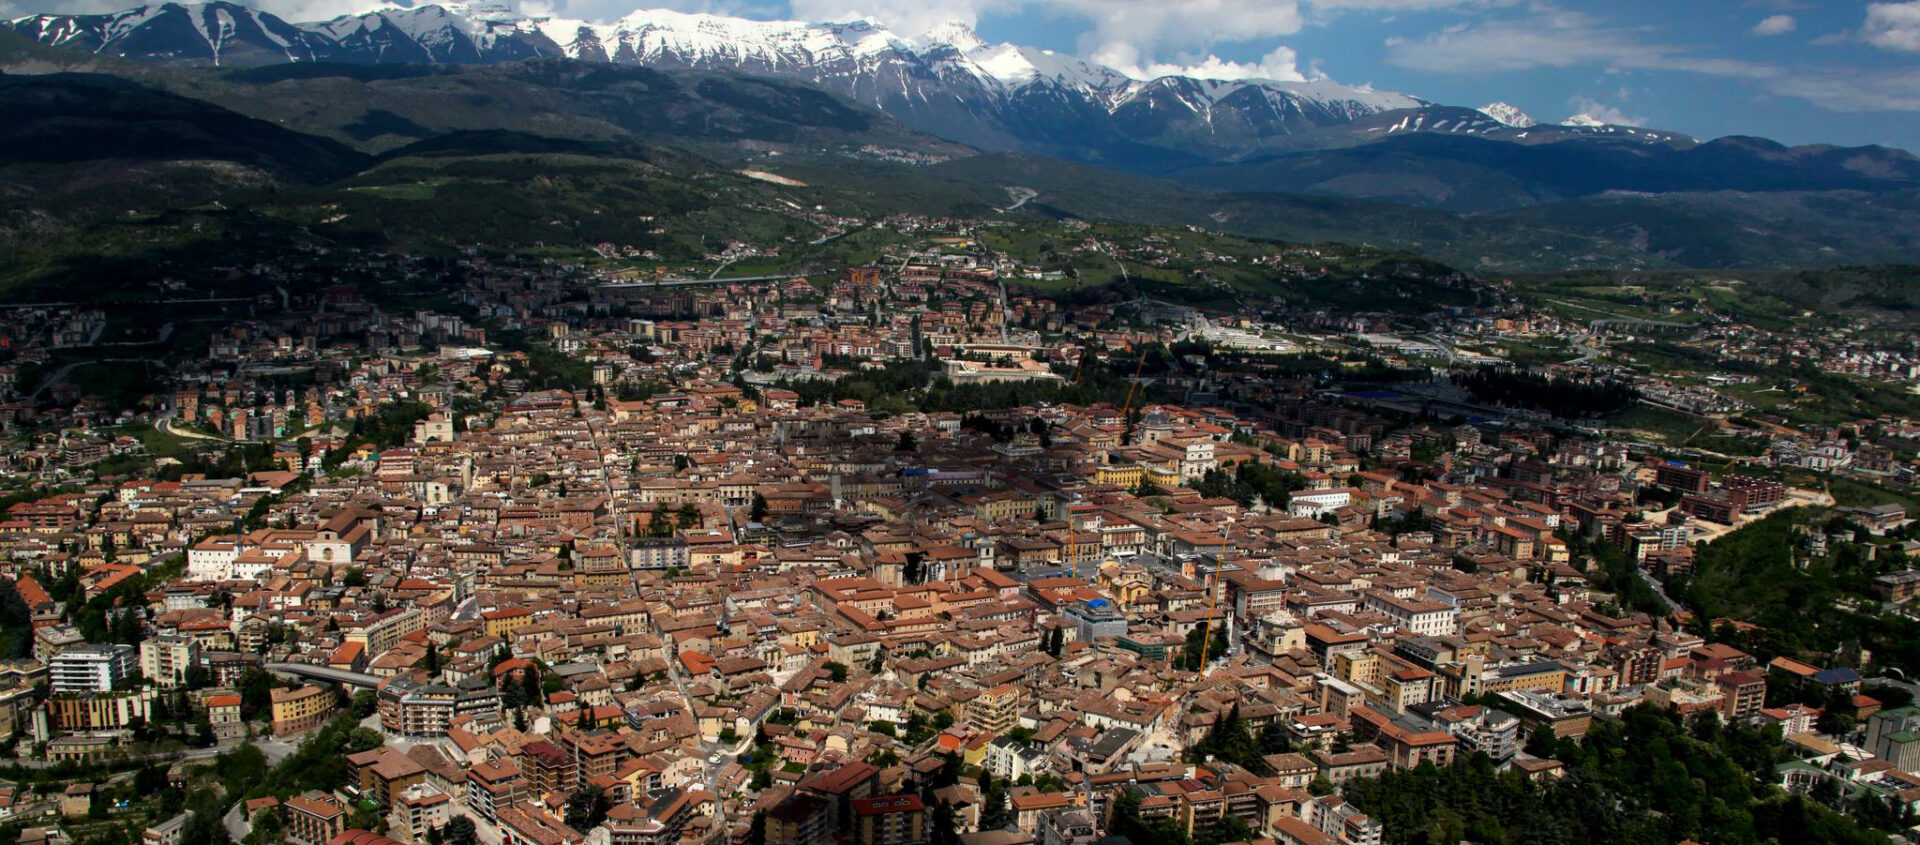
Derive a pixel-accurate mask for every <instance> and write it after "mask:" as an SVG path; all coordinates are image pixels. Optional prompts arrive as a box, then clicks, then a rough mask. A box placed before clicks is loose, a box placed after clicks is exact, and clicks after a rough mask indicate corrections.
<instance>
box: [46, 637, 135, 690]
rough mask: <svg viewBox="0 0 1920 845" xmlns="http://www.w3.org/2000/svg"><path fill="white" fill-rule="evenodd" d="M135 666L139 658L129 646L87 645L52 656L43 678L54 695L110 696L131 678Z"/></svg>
mask: <svg viewBox="0 0 1920 845" xmlns="http://www.w3.org/2000/svg"><path fill="white" fill-rule="evenodd" d="M139 666H140V663H139V656H138V653H137V652H135V651H134V648H133V646H130V645H120V644H118V643H115V644H110V645H100V644H88V645H80V646H74V647H73V648H69V649H67V650H65V651H62V652H60V653H59V654H56V655H54V656H53V662H52V663H50V664H49V665H48V667H47V670H48V671H47V674H48V677H49V678H50V679H51V680H52V683H53V691H54V692H56V693H60V692H112V691H113V688H114V686H115V685H117V684H119V683H120V682H121V681H124V680H126V679H127V678H129V677H131V676H132V675H133V673H134V672H136V671H138V670H139Z"/></svg>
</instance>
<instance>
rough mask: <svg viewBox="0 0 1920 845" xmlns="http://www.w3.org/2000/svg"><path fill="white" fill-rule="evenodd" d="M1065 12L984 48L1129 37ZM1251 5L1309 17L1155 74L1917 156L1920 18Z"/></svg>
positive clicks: (997, 31) (1194, 51) (1184, 55)
mask: <svg viewBox="0 0 1920 845" xmlns="http://www.w3.org/2000/svg"><path fill="white" fill-rule="evenodd" d="M1063 5H1065V4H1052V3H1040V2H1034V3H1021V4H1017V7H1015V8H1007V7H1005V6H1002V7H1000V8H999V9H989V10H988V11H987V12H986V13H984V14H982V15H981V16H980V20H979V24H978V27H977V29H978V31H979V32H980V34H981V35H982V37H985V38H988V39H989V40H996V41H998V40H1006V41H1019V42H1025V43H1034V44H1038V45H1040V46H1046V47H1050V48H1054V49H1058V50H1063V51H1072V52H1079V53H1082V54H1088V55H1097V54H1098V53H1099V52H1100V50H1101V49H1102V47H1101V45H1102V42H1103V41H1104V40H1105V39H1106V38H1107V37H1108V35H1109V34H1111V35H1112V36H1114V37H1118V38H1124V37H1126V33H1125V32H1124V31H1121V32H1116V33H1103V32H1102V31H1101V26H1100V24H1099V23H1097V22H1096V19H1090V18H1087V17H1082V16H1080V15H1077V14H1073V13H1063V11H1062V8H1061V6H1063ZM1161 5H1166V6H1179V5H1181V0H1165V2H1164V3H1162V4H1161ZM1192 5H1201V4H1192ZM1247 5H1249V6H1276V5H1277V6H1281V7H1293V8H1297V9H1298V10H1299V14H1300V17H1301V22H1300V24H1299V26H1298V28H1297V29H1296V30H1295V31H1293V32H1290V33H1280V32H1274V33H1272V34H1267V35H1264V36H1257V37H1252V38H1244V39H1242V38H1238V37H1236V32H1238V31H1243V30H1239V29H1237V28H1236V24H1235V18H1234V15H1233V13H1232V12H1224V13H1223V14H1222V15H1221V16H1220V18H1219V19H1218V20H1217V21H1215V22H1214V23H1213V24H1212V26H1213V27H1214V31H1213V34H1212V37H1211V38H1201V37H1199V36H1198V35H1196V36H1194V37H1193V38H1191V39H1189V40H1187V41H1185V42H1184V43H1183V42H1182V41H1181V40H1179V39H1173V40H1161V41H1160V42H1158V45H1157V46H1154V47H1149V48H1148V49H1150V50H1153V51H1154V54H1153V59H1155V60H1157V61H1161V62H1166V63H1173V64H1181V63H1185V64H1194V63H1197V62H1198V61H1201V60H1204V58H1205V57H1206V56H1208V55H1213V56H1218V57H1219V58H1220V59H1222V60H1225V61H1229V62H1239V63H1257V62H1260V61H1261V60H1262V57H1264V56H1268V55H1270V54H1272V52H1273V51H1274V49H1275V48H1276V47H1280V46H1284V47H1286V48H1289V49H1291V51H1292V53H1293V56H1294V63H1295V67H1296V69H1297V70H1298V71H1299V72H1300V73H1301V74H1302V75H1309V76H1311V75H1318V74H1324V75H1325V76H1327V77H1330V78H1332V79H1335V80H1338V81H1341V82H1348V83H1365V84H1371V85H1373V86H1375V87H1379V88H1385V89H1391V90H1396V91H1404V92H1407V93H1410V94H1414V95H1417V96H1420V97H1424V98H1427V99H1430V100H1435V101H1439V102H1443V103H1449V104H1457V105H1469V106H1477V105H1482V104H1485V103H1487V102H1489V101H1493V100H1504V101H1507V102H1510V103H1512V104H1514V105H1517V106H1519V107H1521V108H1522V109H1524V110H1525V111H1527V112H1528V113H1530V114H1532V115H1533V116H1534V117H1536V118H1540V119H1543V120H1558V119H1561V118H1564V117H1566V116H1568V115H1571V114H1575V113H1578V112H1589V113H1593V114H1595V115H1597V116H1602V117H1607V118H1609V119H1613V120H1619V121H1622V122H1629V123H1637V124H1642V125H1647V126H1656V127H1659V128H1663V129H1671V130H1675V131H1680V132H1685V133H1688V134H1692V135H1696V136H1699V137H1702V138H1709V137H1718V136H1722V135H1761V136H1765V137H1770V138H1775V139H1778V140H1781V141H1785V142H1788V143H1838V144H1847V145H1854V144H1871V143H1878V144H1886V145H1890V146H1898V147H1904V148H1907V149H1910V150H1920V2H1907V3H1865V2H1847V0H1841V1H1840V2H1834V0H1825V2H1819V3H1811V2H1808V3H1798V2H1785V1H1783V2H1753V0H1615V1H1614V2H1605V3H1600V2H1561V3H1529V2H1447V0H1400V2H1396V0H1374V2H1368V0H1353V2H1343V3H1333V4H1328V5H1316V4H1312V3H1300V4H1298V5H1295V4H1291V3H1283V4H1262V3H1257V2H1255V3H1249V4H1247ZM1146 43H1147V44H1154V43H1155V42H1153V41H1152V40H1151V39H1149V40H1148V41H1147V42H1146Z"/></svg>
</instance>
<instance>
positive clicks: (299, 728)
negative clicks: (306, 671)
mask: <svg viewBox="0 0 1920 845" xmlns="http://www.w3.org/2000/svg"><path fill="white" fill-rule="evenodd" d="M337 703H338V702H337V701H336V700H335V698H334V695H333V691H332V690H329V689H327V688H326V687H322V686H315V685H313V684H308V685H306V686H304V687H301V688H299V689H290V690H289V689H277V690H274V691H273V735H274V736H291V735H293V734H298V733H306V732H307V731H310V730H313V729H314V728H317V727H320V726H321V725H324V724H326V722H327V719H329V718H331V717H332V716H333V711H334V708H335V705H336V704H337Z"/></svg>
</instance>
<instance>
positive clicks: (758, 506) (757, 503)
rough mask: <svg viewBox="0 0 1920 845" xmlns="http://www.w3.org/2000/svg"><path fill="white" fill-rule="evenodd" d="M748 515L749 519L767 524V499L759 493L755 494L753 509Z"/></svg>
mask: <svg viewBox="0 0 1920 845" xmlns="http://www.w3.org/2000/svg"><path fill="white" fill-rule="evenodd" d="M747 515H748V518H750V519H752V520H753V521H754V522H766V521H767V497H765V496H762V495H760V494H759V493H754V494H753V507H752V508H750V509H749V510H748V514H747Z"/></svg>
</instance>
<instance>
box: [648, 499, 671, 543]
mask: <svg viewBox="0 0 1920 845" xmlns="http://www.w3.org/2000/svg"><path fill="white" fill-rule="evenodd" d="M672 534H673V519H672V517H669V516H668V515H667V503H666V502H661V503H659V504H657V505H654V507H653V516H652V517H650V518H648V519H647V536H649V537H667V536H671V535H672Z"/></svg>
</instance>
